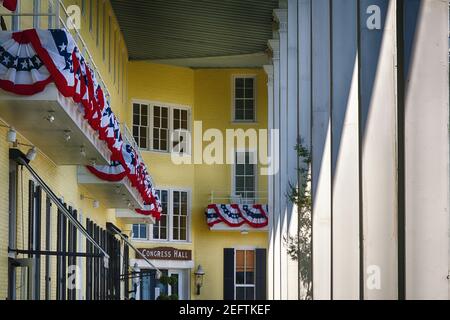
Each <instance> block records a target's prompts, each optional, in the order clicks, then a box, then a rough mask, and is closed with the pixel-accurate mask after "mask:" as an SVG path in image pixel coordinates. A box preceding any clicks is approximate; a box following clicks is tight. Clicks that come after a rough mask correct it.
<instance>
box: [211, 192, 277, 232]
mask: <svg viewBox="0 0 450 320" xmlns="http://www.w3.org/2000/svg"><path fill="white" fill-rule="evenodd" d="M205 215H206V219H207V223H208V226H209V229H210V230H211V231H239V232H241V233H242V234H245V233H248V232H266V231H268V222H269V221H268V220H269V219H268V215H269V212H268V207H267V192H266V191H260V192H255V191H251V192H250V191H247V192H240V193H236V194H230V193H227V192H214V191H212V192H211V194H210V196H209V205H208V206H207V208H206V212H205Z"/></svg>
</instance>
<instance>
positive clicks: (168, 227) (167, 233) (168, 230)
mask: <svg viewBox="0 0 450 320" xmlns="http://www.w3.org/2000/svg"><path fill="white" fill-rule="evenodd" d="M157 190H159V191H160V199H161V192H162V191H167V208H168V209H169V212H166V214H165V216H166V219H167V220H166V229H167V230H166V236H167V239H155V238H154V236H153V227H154V226H155V225H154V224H151V225H148V227H149V229H150V230H149V231H148V233H147V236H148V239H149V240H151V241H169V240H170V219H171V216H170V212H171V207H170V205H171V200H170V195H171V194H172V191H171V190H170V189H166V188H158V189H157Z"/></svg>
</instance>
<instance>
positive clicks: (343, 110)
mask: <svg viewBox="0 0 450 320" xmlns="http://www.w3.org/2000/svg"><path fill="white" fill-rule="evenodd" d="M357 15H358V11H357V0H334V1H333V2H332V26H331V30H332V48H331V50H332V52H331V54H332V88H333V89H332V97H331V98H332V100H331V103H332V107H331V109H332V115H331V118H332V139H331V140H332V142H331V145H332V147H331V149H332V151H331V152H332V159H331V167H332V181H333V185H332V192H333V194H332V198H333V202H332V203H333V210H332V212H333V225H332V228H333V239H332V242H333V248H332V249H333V299H359V279H360V278H359V261H360V260H359V148H358V143H359V142H358V141H359V139H358V135H359V133H358V47H357V46H358V44H357Z"/></svg>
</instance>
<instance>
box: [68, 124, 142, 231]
mask: <svg viewBox="0 0 450 320" xmlns="http://www.w3.org/2000/svg"><path fill="white" fill-rule="evenodd" d="M121 131H122V137H123V139H124V142H125V143H127V144H130V145H132V146H133V147H135V142H134V139H133V137H132V136H131V134H130V131H129V129H128V128H127V127H126V126H125V125H124V124H122V125H121ZM136 150H137V149H136ZM139 156H140V155H139ZM77 175H78V184H80V185H83V186H84V187H85V188H86V189H87V190H88V191H89V193H90V194H91V195H92V196H93V197H95V198H96V199H97V200H99V201H102V203H103V204H104V205H106V207H108V208H116V209H129V211H131V210H133V211H134V209H142V208H143V207H144V203H143V200H142V197H141V196H140V194H139V193H138V191H137V189H136V188H134V187H133V186H132V185H131V182H130V181H129V180H128V178H126V177H125V178H123V179H122V180H120V181H117V182H112V181H106V180H102V179H100V178H97V177H96V176H95V175H93V174H92V173H91V172H89V170H88V169H87V168H86V167H85V166H78V169H77ZM136 215H137V216H136V217H138V218H142V215H138V214H136ZM131 217H133V215H132V216H129V217H128V218H131ZM136 223H137V222H136Z"/></svg>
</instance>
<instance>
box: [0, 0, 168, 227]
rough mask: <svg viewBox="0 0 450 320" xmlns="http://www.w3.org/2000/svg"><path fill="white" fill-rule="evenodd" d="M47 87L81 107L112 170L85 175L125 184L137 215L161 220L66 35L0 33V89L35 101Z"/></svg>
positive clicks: (140, 169) (148, 184) (144, 173)
mask: <svg viewBox="0 0 450 320" xmlns="http://www.w3.org/2000/svg"><path fill="white" fill-rule="evenodd" d="M3 4H6V1H5V2H4V3H3ZM49 83H55V85H56V87H57V89H58V91H59V92H60V93H61V94H62V95H63V96H65V97H66V98H72V99H73V101H74V102H76V103H78V104H80V105H81V106H82V107H83V108H81V109H80V108H79V109H78V110H80V112H83V113H84V119H85V120H86V121H87V122H88V123H89V124H90V126H91V127H92V128H93V129H94V130H95V131H97V132H98V137H99V139H101V140H103V141H105V143H106V144H107V145H108V148H109V150H110V151H111V166H90V167H88V169H89V171H90V172H92V173H93V174H94V175H96V176H97V177H99V178H100V179H104V180H107V181H120V180H121V179H125V178H127V179H129V180H130V182H131V185H132V186H133V187H134V188H136V189H137V190H138V192H139V194H140V196H141V197H142V200H143V202H144V203H145V205H146V206H145V208H144V209H142V210H139V211H138V212H139V213H141V214H145V215H154V216H155V217H156V218H159V215H160V212H161V204H160V201H159V199H158V198H157V196H156V193H155V190H154V188H153V184H152V180H151V178H150V175H149V172H148V170H147V167H146V165H145V163H144V162H143V160H142V159H139V157H138V153H137V152H136V150H134V149H133V147H132V146H130V145H128V144H126V143H124V141H123V139H122V134H121V130H120V125H119V122H118V120H117V118H116V116H115V115H114V113H113V111H112V109H111V106H110V104H109V101H108V99H107V98H106V96H105V94H104V92H103V89H102V87H101V86H100V84H99V83H98V82H97V79H96V78H95V72H94V71H93V70H92V69H91V68H90V66H89V65H88V63H87V62H86V60H85V59H84V57H83V56H82V55H81V53H80V51H79V49H78V48H77V46H76V43H75V41H74V40H73V38H72V36H71V35H70V33H68V32H67V31H65V30H59V29H57V30H37V29H30V30H24V31H21V32H0V88H2V89H3V90H6V91H9V92H12V93H15V94H19V95H33V94H36V93H39V92H41V91H43V90H44V89H45V87H46V86H47V85H48V84H49Z"/></svg>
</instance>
